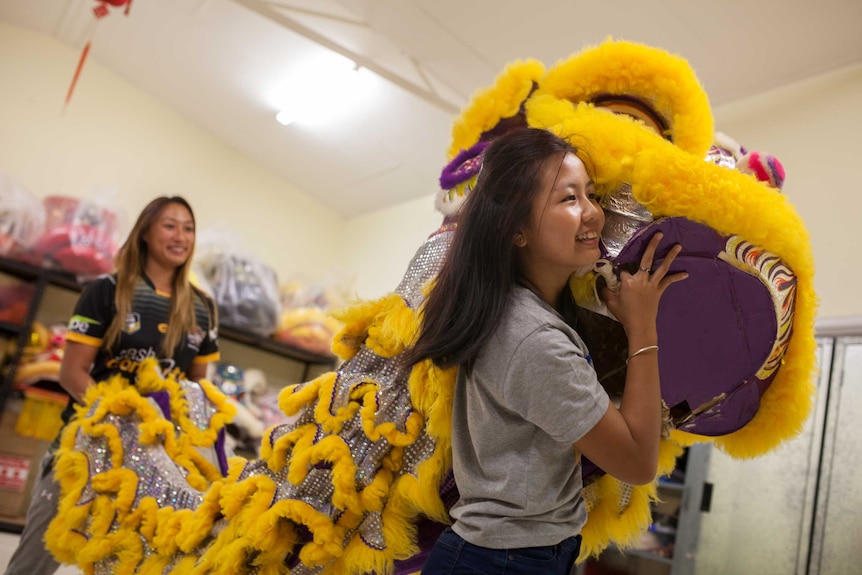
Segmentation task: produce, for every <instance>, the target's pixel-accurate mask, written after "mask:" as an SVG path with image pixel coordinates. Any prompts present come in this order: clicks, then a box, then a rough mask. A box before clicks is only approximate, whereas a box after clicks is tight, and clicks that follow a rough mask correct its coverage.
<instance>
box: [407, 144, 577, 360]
mask: <svg viewBox="0 0 862 575" xmlns="http://www.w3.org/2000/svg"><path fill="white" fill-rule="evenodd" d="M566 153H574V154H577V155H578V156H579V157H581V154H580V153H579V150H578V149H577V148H575V147H574V146H572V145H571V144H570V143H569V142H567V141H566V140H564V139H562V138H560V137H558V136H556V135H555V134H553V133H552V132H550V131H548V130H544V129H538V128H522V129H516V130H513V131H511V132H508V133H506V134H504V135H502V136H499V137H498V138H496V139H495V140H494V141H493V142H492V143H491V145H489V146H488V148H487V149H486V150H485V153H484V155H483V162H482V169H481V172H480V173H479V178H478V181H477V183H476V187H475V189H473V191H471V192H470V194H469V196H468V197H467V200H466V201H465V203H464V205H463V206H462V208H461V213H460V215H459V217H458V227H457V229H456V231H455V235H454V237H453V239H452V245H451V246H450V248H449V252H448V254H447V256H446V259H445V261H444V262H443V265H442V267H441V269H440V272H439V274H438V275H437V278H436V283H435V285H434V287H433V289H432V290H431V293H430V294H429V295H428V298H427V300H426V301H425V303H424V305H423V307H422V324H421V329H420V333H419V337H418V338H417V340H416V343H415V345H414V346H413V348H412V349H411V350H410V351H408V352H407V357H408V361H410V362H413V363H415V362H417V361H421V360H423V359H431V360H432V361H433V362H434V363H435V364H437V365H438V366H440V367H443V368H446V367H452V366H457V365H465V366H466V367H467V368H468V369H469V368H470V366H471V365H472V362H473V360H474V359H475V358H476V356H477V355H478V353H479V350H480V349H481V348H482V346H483V345H484V344H485V343H486V342H487V341H488V338H490V337H491V335H492V334H493V331H494V329H495V328H496V326H497V324H498V323H499V321H500V319H501V317H502V315H503V312H504V310H505V306H506V302H507V300H508V297H509V294H510V292H511V290H512V287H513V285H514V284H515V283H516V282H517V281H518V279H519V270H518V267H517V265H516V259H515V247H514V245H513V241H514V238H515V235H516V234H517V233H518V232H519V230H521V229H523V228H524V227H525V226H526V224H527V222H528V220H529V217H530V210H531V207H532V204H533V199H534V198H535V197H536V194H537V193H539V191H540V188H541V186H542V177H541V174H542V168H543V166H544V165H545V163H546V162H548V161H549V160H552V159H555V158H556V159H558V160H560V161H561V160H562V158H563V157H564V155H565V154H566ZM566 291H567V290H566Z"/></svg>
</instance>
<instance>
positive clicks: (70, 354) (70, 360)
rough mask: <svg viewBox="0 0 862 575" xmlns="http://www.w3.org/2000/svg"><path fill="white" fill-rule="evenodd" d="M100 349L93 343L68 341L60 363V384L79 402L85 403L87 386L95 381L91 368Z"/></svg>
mask: <svg viewBox="0 0 862 575" xmlns="http://www.w3.org/2000/svg"><path fill="white" fill-rule="evenodd" d="M98 351H99V348H97V347H94V346H92V345H87V344H85V343H78V342H75V341H68V340H67V341H66V345H65V348H64V350H63V361H62V362H61V363H60V386H61V387H62V388H63V389H65V390H66V392H68V394H69V395H71V396H72V398H73V399H74V400H75V401H77V402H78V403H84V394H85V393H86V392H87V388H88V387H90V386H91V385H93V384H94V383H95V382H94V381H93V378H92V377H91V376H90V368H91V367H92V366H93V361H94V360H95V359H96V353H98Z"/></svg>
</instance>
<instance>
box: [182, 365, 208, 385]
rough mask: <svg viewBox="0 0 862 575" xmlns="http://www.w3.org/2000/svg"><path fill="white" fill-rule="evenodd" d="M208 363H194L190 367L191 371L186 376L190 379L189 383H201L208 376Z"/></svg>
mask: <svg viewBox="0 0 862 575" xmlns="http://www.w3.org/2000/svg"><path fill="white" fill-rule="evenodd" d="M208 365H209V364H208V363H199V362H195V363H192V365H191V367H189V371H188V373H187V374H186V377H188V378H189V381H200V380H202V379H203V378H205V377H206V376H207V366H208Z"/></svg>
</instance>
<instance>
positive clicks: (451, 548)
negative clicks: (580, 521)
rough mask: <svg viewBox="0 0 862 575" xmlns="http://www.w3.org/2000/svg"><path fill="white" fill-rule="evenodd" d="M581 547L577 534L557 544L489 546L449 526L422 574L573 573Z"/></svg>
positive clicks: (516, 574) (554, 574)
mask: <svg viewBox="0 0 862 575" xmlns="http://www.w3.org/2000/svg"><path fill="white" fill-rule="evenodd" d="M580 548H581V536H580V535H576V536H574V537H569V538H568V539H566V540H564V541H561V542H560V543H558V544H556V545H547V546H545V547H523V548H521V549H487V548H485V547H479V546H477V545H473V544H471V543H467V542H466V541H464V539H462V538H461V536H460V535H458V534H457V533H455V532H454V531H452V529H451V528H450V527H447V528H446V529H445V530H444V531H443V533H441V534H440V537H439V538H438V539H437V543H436V544H435V545H434V549H432V550H431V555H429V556H428V561H426V562H425V566H424V567H423V568H422V575H570V573H574V568H575V559H577V557H578V553H579V551H580Z"/></svg>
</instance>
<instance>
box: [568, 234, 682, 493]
mask: <svg viewBox="0 0 862 575" xmlns="http://www.w3.org/2000/svg"><path fill="white" fill-rule="evenodd" d="M660 240H661V234H656V235H655V236H654V237H653V238H652V239H651V240H650V243H649V245H648V246H647V249H646V251H645V252H644V255H643V258H642V259H641V270H640V271H639V272H638V273H636V274H628V273H625V272H624V273H623V274H622V277H621V283H622V287H621V290H620V292H619V293H618V294H612V293H605V294H604V295H605V299H606V301H607V305H608V308H609V309H610V310H611V312H612V313H613V314H614V316H616V317H617V318H619V319H620V322H621V323H622V324H623V327H624V328H625V330H626V336H627V337H628V344H629V351H628V353H629V363H628V369H627V370H626V385H625V389H624V391H623V397H622V402H621V403H620V407H619V409H617V408H616V406H614V405H613V403H609V404H608V409H607V411H606V413H605V415H604V416H603V417H602V418H601V419H600V420H599V422H598V423H597V424H596V425H595V426H594V427H593V428H592V429H591V430H590V431H589V432H587V433H586V434H585V435H584V436H583V437H582V438H581V439H579V440H578V441H577V442H575V447H576V448H577V449H578V450H579V451H580V452H581V453H583V454H584V455H585V456H586V457H588V458H589V459H590V461H592V462H593V463H595V464H596V465H597V466H599V467H600V468H601V469H603V470H604V471H605V472H606V473H609V474H610V475H612V476H614V477H616V478H617V479H619V480H621V481H624V482H626V483H630V484H633V485H639V484H644V483H649V482H650V481H652V480H653V479H655V474H656V469H657V466H658V449H659V440H660V437H661V388H660V386H659V369H658V353H657V352H658V350H657V349H654V348H652V346H656V345H658V332H657V329H656V316H657V315H658V304H659V300H660V299H661V295H662V294H663V293H664V290H665V289H667V287H668V286H669V285H670V284H672V283H674V282H677V281H680V280H683V279H685V278H686V277H688V276H687V274H684V273H681V274H674V275H672V276H668V275H667V272H668V269H670V265H671V263H672V262H673V260H674V258H675V257H676V255H677V254H678V253H679V251H680V249H681V247H680V246H679V245H677V246H675V247H674V248H673V249H671V251H670V252H669V253H668V255H667V256H666V257H665V259H664V261H663V262H662V264H661V266H659V267H658V268H657V269H656V270H654V271H652V273H650V272H649V271H644V270H649V269H650V268H651V267H652V263H653V258H654V255H655V250H656V247H658V243H659V241H660ZM644 348H646V349H644ZM638 350H643V351H641V352H640V353H637V355H635V356H634V357H632V356H633V354H635V353H636V352H638Z"/></svg>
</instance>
